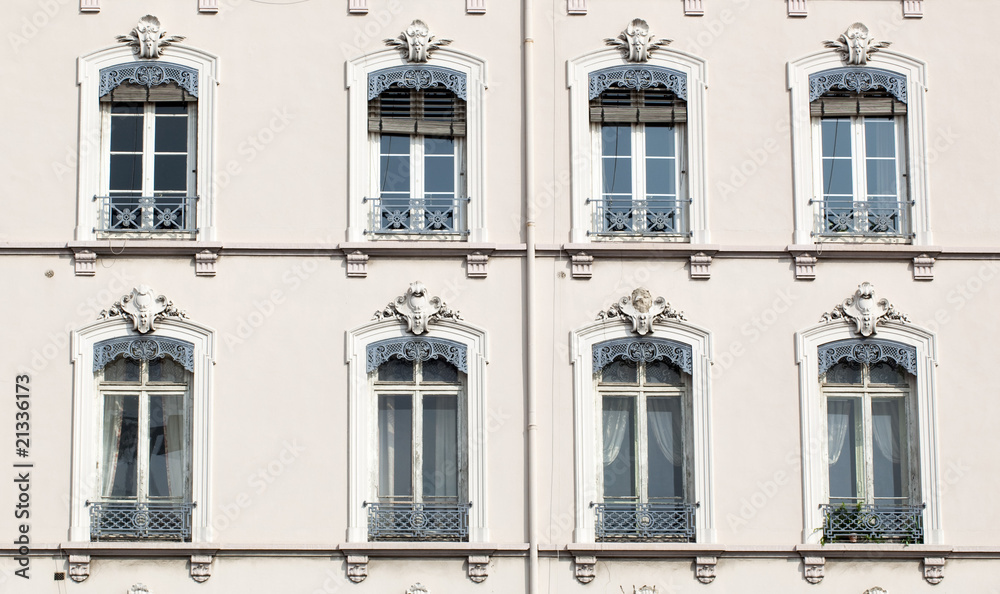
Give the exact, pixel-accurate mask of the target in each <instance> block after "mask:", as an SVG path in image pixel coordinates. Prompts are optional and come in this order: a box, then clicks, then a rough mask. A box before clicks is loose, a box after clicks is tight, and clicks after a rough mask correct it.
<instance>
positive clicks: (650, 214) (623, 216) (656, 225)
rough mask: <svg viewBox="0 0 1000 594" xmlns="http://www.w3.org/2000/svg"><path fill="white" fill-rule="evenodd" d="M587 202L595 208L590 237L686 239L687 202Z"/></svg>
mask: <svg viewBox="0 0 1000 594" xmlns="http://www.w3.org/2000/svg"><path fill="white" fill-rule="evenodd" d="M588 202H590V203H591V204H594V205H595V209H594V231H593V234H594V235H603V236H607V237H620V236H629V235H631V236H640V237H645V236H666V237H670V236H675V237H682V236H683V237H686V236H687V235H688V234H689V233H688V231H687V229H688V223H687V215H688V204H689V203H690V202H691V201H690V200H673V199H666V198H647V199H645V200H632V199H630V198H628V197H623V198H608V199H604V200H593V199H591V200H588Z"/></svg>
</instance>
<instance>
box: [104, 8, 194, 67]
mask: <svg viewBox="0 0 1000 594" xmlns="http://www.w3.org/2000/svg"><path fill="white" fill-rule="evenodd" d="M183 40H184V37H182V36H180V35H171V36H170V37H167V32H166V31H161V30H160V19H158V18H156V17H155V16H153V15H151V14H147V15H146V16H144V17H142V18H141V19H139V24H137V25H136V26H135V27H134V28H133V29H132V31H131V32H130V33H129V34H128V35H119V36H118V41H119V42H121V43H127V44H129V45H130V46H132V53H133V54H135V55H137V56H139V57H140V58H159V57H160V54H161V53H163V48H165V47H167V46H169V45H171V44H173V43H177V42H179V41H183Z"/></svg>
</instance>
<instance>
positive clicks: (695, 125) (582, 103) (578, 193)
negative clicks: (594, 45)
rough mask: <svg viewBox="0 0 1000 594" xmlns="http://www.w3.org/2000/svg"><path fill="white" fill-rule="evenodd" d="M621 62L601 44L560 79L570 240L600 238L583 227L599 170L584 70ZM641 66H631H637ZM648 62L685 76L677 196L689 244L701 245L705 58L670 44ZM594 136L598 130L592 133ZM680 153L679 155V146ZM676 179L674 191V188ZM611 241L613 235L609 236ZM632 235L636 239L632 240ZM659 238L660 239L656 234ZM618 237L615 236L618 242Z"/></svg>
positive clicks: (705, 232)
mask: <svg viewBox="0 0 1000 594" xmlns="http://www.w3.org/2000/svg"><path fill="white" fill-rule="evenodd" d="M623 65H627V63H626V62H625V61H624V60H623V59H622V56H621V53H620V52H619V51H618V50H617V49H614V48H604V49H599V50H595V51H593V52H590V53H587V54H584V55H582V56H580V57H578V58H574V59H573V60H570V61H569V62H567V65H566V78H567V82H566V84H567V86H568V88H569V93H570V167H571V169H572V180H573V183H572V186H571V189H570V193H571V203H570V218H571V225H572V227H571V231H570V241H571V242H572V243H576V244H585V243H590V242H592V241H606V240H607V239H608V238H603V237H602V238H599V239H598V238H595V237H592V235H591V234H588V231H592V230H593V221H594V217H593V208H592V206H591V205H590V204H589V203H588V202H587V200H588V199H591V198H595V199H596V198H599V197H600V195H599V194H594V192H595V191H596V190H597V189H599V188H600V185H599V182H600V180H601V177H602V176H601V169H600V167H599V166H597V167H595V163H597V164H598V165H599V163H600V152H599V150H600V144H599V139H598V140H597V141H595V140H594V131H593V127H592V124H591V122H590V73H592V72H595V71H597V70H602V69H604V68H611V67H613V66H623ZM645 65H647V64H635V66H637V67H642V66H645ZM648 65H649V66H661V67H664V68H670V69H672V70H677V71H680V72H682V73H684V75H685V76H686V77H687V100H686V101H687V122H686V123H685V124H684V128H685V130H684V131H685V132H686V134H685V135H684V142H683V143H682V144H683V147H682V146H681V145H680V144H679V145H678V147H677V148H678V159H679V161H680V162H682V163H684V164H685V165H686V168H687V173H686V174H685V175H684V176H683V178H684V180H685V184H686V192H685V193H684V194H683V195H681V194H680V193H679V194H678V197H679V199H680V198H681V197H683V198H685V199H690V200H691V202H690V203H689V204H688V215H687V216H688V226H689V229H688V231H690V232H691V237H690V242H691V243H694V244H704V243H709V242H710V241H711V239H710V234H709V227H708V202H709V197H708V187H709V186H708V178H707V171H706V148H705V147H706V140H707V125H706V120H705V115H706V112H705V109H706V100H707V97H706V95H707V89H708V76H707V68H706V64H705V61H704V60H703V59H701V58H699V57H697V56H694V55H692V54H689V53H687V52H683V51H680V50H677V49H673V48H670V47H666V48H661V49H659V50H657V51H656V53H655V54H653V55H651V56H650V57H649V62H648ZM598 134H599V131H598ZM682 148H683V149H685V150H684V154H683V155H681V154H680V150H681V149H682ZM595 157H596V159H597V160H596V161H595ZM680 189H681V188H680V178H678V192H680ZM611 239H613V240H615V238H611ZM635 239H638V238H635ZM658 239H659V240H660V241H663V240H664V239H665V238H658ZM620 240H621V239H617V241H620Z"/></svg>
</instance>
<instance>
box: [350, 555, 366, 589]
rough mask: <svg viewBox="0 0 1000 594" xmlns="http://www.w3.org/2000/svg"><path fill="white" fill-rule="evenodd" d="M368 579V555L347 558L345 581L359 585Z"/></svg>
mask: <svg viewBox="0 0 1000 594" xmlns="http://www.w3.org/2000/svg"><path fill="white" fill-rule="evenodd" d="M366 577H368V555H348V556H347V579H349V580H351V581H352V582H354V583H355V584H360V583H361V582H363V581H365V578H366Z"/></svg>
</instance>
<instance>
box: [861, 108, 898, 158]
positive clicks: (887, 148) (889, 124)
mask: <svg viewBox="0 0 1000 594" xmlns="http://www.w3.org/2000/svg"><path fill="white" fill-rule="evenodd" d="M865 156H867V157H883V158H889V159H895V158H896V122H895V121H894V120H893V119H892V118H865Z"/></svg>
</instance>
